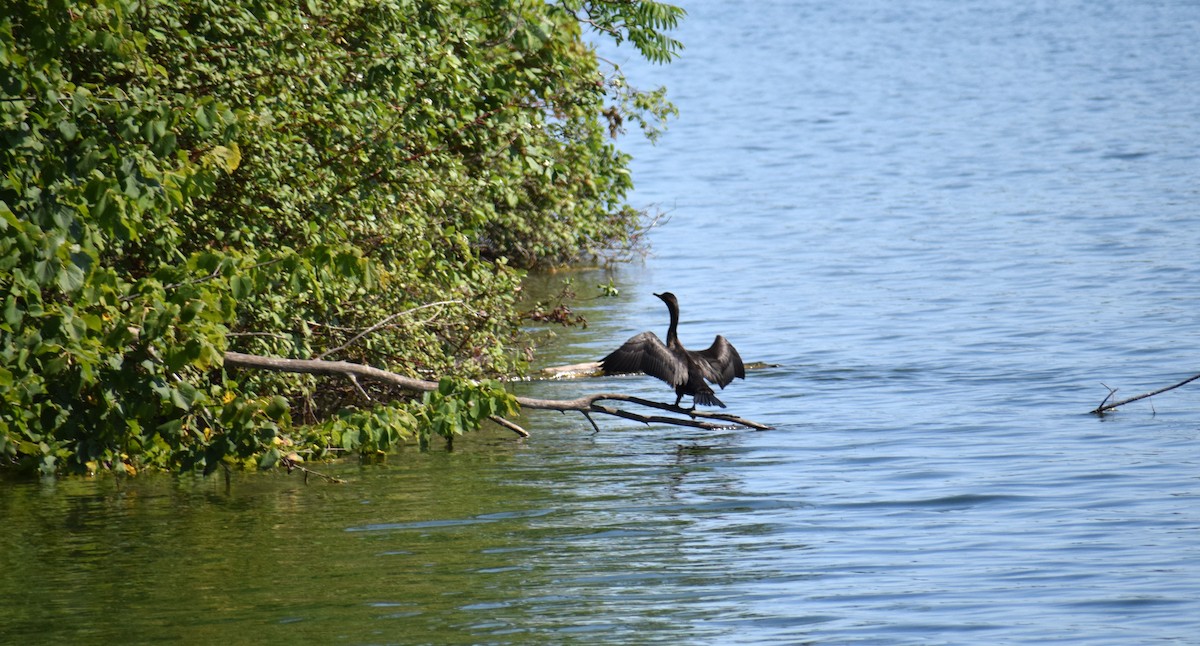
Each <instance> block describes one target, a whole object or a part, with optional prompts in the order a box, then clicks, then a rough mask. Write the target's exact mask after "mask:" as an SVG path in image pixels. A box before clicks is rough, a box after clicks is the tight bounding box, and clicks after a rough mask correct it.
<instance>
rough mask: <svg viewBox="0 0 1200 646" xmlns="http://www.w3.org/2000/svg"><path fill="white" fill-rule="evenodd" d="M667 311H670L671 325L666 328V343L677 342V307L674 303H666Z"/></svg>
mask: <svg viewBox="0 0 1200 646" xmlns="http://www.w3.org/2000/svg"><path fill="white" fill-rule="evenodd" d="M667 311H668V312H670V313H671V325H670V326H669V327H668V328H667V345H671V344H673V343H679V308H678V307H676V306H675V304H674V303H667Z"/></svg>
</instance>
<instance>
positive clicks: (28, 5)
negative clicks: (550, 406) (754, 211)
mask: <svg viewBox="0 0 1200 646" xmlns="http://www.w3.org/2000/svg"><path fill="white" fill-rule="evenodd" d="M5 13H6V15H5V17H3V18H0V137H3V145H2V146H0V470H4V471H14V472H28V473H33V472H40V473H42V474H44V475H52V474H67V473H90V472H96V471H103V470H111V471H114V472H118V473H135V472H137V471H138V470H142V469H169V470H181V471H199V472H203V473H211V472H212V471H214V470H216V469H217V468H220V467H222V466H224V467H230V466H248V467H262V468H271V467H275V466H289V465H295V464H296V463H297V462H298V461H313V460H321V459H327V458H331V457H336V456H340V455H348V454H349V455H354V454H359V455H363V456H366V457H371V456H376V455H382V454H385V453H386V452H388V451H389V450H391V449H392V448H394V447H396V446H398V445H400V444H403V443H408V442H412V441H416V442H418V443H420V445H422V446H427V445H428V443H429V440H430V438H431V437H432V436H437V435H440V436H443V437H445V438H447V440H449V439H451V438H453V436H454V435H457V434H461V433H463V432H467V431H470V430H473V429H475V428H478V426H479V424H480V423H482V421H483V420H485V419H489V418H492V417H503V416H504V415H510V414H513V413H514V412H515V410H516V398H514V397H513V396H512V395H511V394H510V393H508V392H507V391H506V390H505V389H504V387H503V384H502V383H501V382H500V381H499V379H502V378H506V377H511V376H514V375H518V374H521V373H522V372H523V371H524V370H525V369H526V368H527V366H526V349H525V348H523V347H522V343H523V340H522V338H521V335H520V331H519V330H520V323H521V320H522V314H523V313H522V312H521V311H520V307H519V304H518V303H519V298H520V291H521V279H522V276H523V275H524V273H525V272H526V271H528V270H533V269H540V268H551V267H556V266H563V265H568V264H571V263H573V262H577V261H580V260H584V259H591V258H596V257H601V258H617V259H619V258H621V257H622V256H623V255H625V254H628V253H629V252H630V251H632V250H635V249H637V246H638V245H639V244H640V239H639V236H640V235H641V234H642V232H643V230H644V228H645V226H646V225H647V221H648V219H647V215H646V214H644V213H641V212H639V211H637V210H635V209H633V208H632V207H630V206H629V205H628V204H626V202H625V196H626V195H627V193H628V191H629V190H630V189H631V187H632V182H631V179H630V176H629V171H628V167H627V162H628V158H627V156H626V155H624V154H623V153H621V152H620V151H619V150H618V149H617V148H616V146H615V145H614V141H613V140H614V139H615V138H616V137H618V136H619V135H621V134H622V133H624V132H625V130H626V128H627V126H634V127H636V128H637V129H639V130H641V132H642V133H644V134H645V135H646V136H648V137H650V138H652V139H653V138H654V137H656V136H658V135H659V134H660V133H661V131H662V128H663V127H664V124H665V121H666V119H667V118H668V117H669V116H670V115H671V114H673V112H674V108H673V106H672V105H671V104H670V103H669V102H668V101H667V100H666V98H665V91H664V90H663V89H661V88H658V89H653V90H649V91H642V90H638V89H635V88H634V87H632V86H630V84H629V82H628V81H627V79H626V78H625V77H624V74H623V73H622V71H621V70H620V69H619V68H618V67H617V66H615V65H614V64H613V63H611V62H608V61H605V60H603V59H601V57H599V56H598V54H597V53H596V50H595V48H594V47H593V46H592V45H590V44H589V40H588V39H589V38H601V39H603V38H611V39H613V40H615V41H616V42H618V43H622V42H628V43H630V44H632V45H633V47H635V48H636V49H637V50H638V51H639V53H640V54H641V55H642V56H643V57H645V58H647V59H648V60H650V61H652V62H656V63H666V62H669V61H670V60H671V59H672V58H673V57H674V56H675V55H676V54H677V53H678V52H679V50H680V49H681V47H682V45H681V44H680V43H679V42H677V41H675V40H673V39H672V38H671V37H670V36H669V35H668V34H669V32H670V30H671V29H672V28H674V27H675V26H676V25H677V24H678V22H679V21H680V20H681V19H682V18H683V16H684V12H683V10H682V9H680V8H678V7H675V6H672V5H669V4H665V3H661V2H654V1H650V0H593V1H582V0H556V1H551V2H545V1H543V0H499V1H497V2H490V3H478V2H471V1H468V0H427V1H418V0H385V1H383V2H345V3H335V2H323V1H321V0H308V1H306V2H301V3H295V2H283V1H282V0H261V1H257V2H249V1H237V2H227V3H209V2H201V1H196V0H185V1H183V2H166V1H164V0H148V1H135V0H95V1H93V2H73V1H69V0H68V1H65V2H55V3H48V4H47V3H43V2H37V1H35V0H15V1H14V2H12V3H10V6H9V7H8V8H7V9H6V12H5ZM229 352H238V353H249V354H258V355H270V356H275V357H281V358H287V359H296V360H321V361H346V362H354V363H357V364H362V365H366V366H376V367H379V368H381V369H385V370H388V371H390V372H393V373H396V374H400V375H405V376H408V377H412V378H414V379H422V380H430V379H432V380H435V381H438V382H439V387H438V389H437V390H434V391H428V392H425V393H424V395H423V396H422V397H420V398H415V397H413V396H412V394H411V393H409V394H405V393H404V392H402V391H400V390H397V389H395V388H392V387H389V386H388V385H387V384H386V383H382V382H361V383H360V382H358V381H355V380H353V379H350V380H347V379H340V380H334V379H328V378H323V377H318V376H315V375H311V374H295V373H283V372H273V371H255V370H233V369H228V370H227V369H226V367H225V365H224V361H225V357H226V356H227V355H226V353H229ZM439 380H440V381H439Z"/></svg>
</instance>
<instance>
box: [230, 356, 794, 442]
mask: <svg viewBox="0 0 1200 646" xmlns="http://www.w3.org/2000/svg"><path fill="white" fill-rule="evenodd" d="M225 366H226V367H230V368H255V369H259V370H276V371H280V372H296V373H304V374H313V375H339V376H343V377H346V378H348V379H351V380H355V379H359V378H362V379H370V380H373V381H378V382H382V383H387V384H392V385H393V386H398V387H400V388H403V389H405V390H412V391H417V392H425V391H435V390H437V388H438V385H437V382H435V381H425V380H423V379H414V378H412V377H405V376H403V375H398V374H396V373H394V372H389V371H387V370H380V369H379V368H372V367H371V366H364V365H362V364H359V363H350V362H348V361H324V360H320V359H281V358H278V357H264V356H261V355H256V354H244V353H241V352H226V353H225ZM600 402H625V403H629V404H636V405H638V406H645V407H648V408H656V409H659V410H664V411H669V412H672V413H676V414H678V415H686V416H687V418H680V417H667V416H662V415H642V414H640V413H632V412H629V411H626V410H622V409H619V408H614V407H612V406H606V405H603V404H601V403H600ZM517 403H518V404H520V405H521V407H522V408H530V409H535V410H556V411H561V412H564V413H565V412H572V411H573V412H579V413H582V414H583V416H584V417H586V418H587V420H588V421H589V422H591V424H592V428H594V429H596V430H597V431H599V430H600V427H598V426H596V422H595V420H593V419H592V416H591V414H592V413H601V414H604V415H612V416H614V417H621V418H624V419H628V420H633V421H635V422H641V423H643V424H655V423H657V424H673V425H675V426H691V427H695V428H703V429H723V428H737V427H741V428H753V429H760V430H766V429H770V428H771V427H770V426H767V425H765V424H760V423H758V422H754V421H751V420H748V419H743V418H741V417H738V416H736V415H727V414H724V413H710V412H708V411H698V410H691V409H686V408H681V407H679V406H673V405H671V404H663V403H660V402H656V401H651V400H648V399H642V398H640V397H632V396H629V395H621V394H617V393H595V394H592V395H585V396H583V397H579V398H576V399H536V398H533V397H517ZM708 420H712V421H708ZM492 421H493V422H496V423H497V424H499V425H500V426H503V427H504V428H507V429H509V430H511V431H513V432H514V433H516V434H517V435H520V436H522V437H528V436H529V433H528V431H526V430H525V429H523V428H521V427H520V426H518V425H516V424H515V423H513V422H511V421H509V420H507V419H504V418H501V417H495V418H493V419H492Z"/></svg>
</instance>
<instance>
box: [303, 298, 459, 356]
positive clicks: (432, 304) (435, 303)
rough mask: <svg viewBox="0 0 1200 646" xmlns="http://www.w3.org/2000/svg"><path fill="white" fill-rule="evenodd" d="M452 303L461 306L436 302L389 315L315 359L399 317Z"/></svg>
mask: <svg viewBox="0 0 1200 646" xmlns="http://www.w3.org/2000/svg"><path fill="white" fill-rule="evenodd" d="M454 303H458V304H460V305H461V304H462V301H459V300H453V301H437V302H434V303H425V304H424V305H418V306H416V307H412V308H409V309H406V310H403V311H400V312H396V313H395V314H391V315H389V316H387V317H384V319H383V320H381V321H379V322H378V323H376V324H375V325H372V326H371V327H369V328H367V329H365V330H363V331H361V332H359V333H358V334H355V335H354V336H352V337H350V340H349V341H347V342H345V343H343V344H341V345H339V346H338V347H336V348H333V349H331V350H326V351H324V352H322V353H321V354H319V355H317V359H318V360H319V359H324V358H325V357H327V356H329V355H331V354H333V353H335V352H341V351H342V350H345V349H346V348H348V347H350V346H351V345H352V344H353V343H354V342H355V341H358V340H359V339H361V338H363V337H364V336H366V335H368V334H370V333H372V332H374V331H376V330H378V329H380V328H382V327H385V326H387V325H388V324H389V323H391V322H392V321H394V320H396V319H397V318H399V317H401V316H404V315H405V314H411V313H413V312H416V311H418V310H423V309H426V308H429V307H436V306H439V305H452V304H454ZM431 320H432V319H431Z"/></svg>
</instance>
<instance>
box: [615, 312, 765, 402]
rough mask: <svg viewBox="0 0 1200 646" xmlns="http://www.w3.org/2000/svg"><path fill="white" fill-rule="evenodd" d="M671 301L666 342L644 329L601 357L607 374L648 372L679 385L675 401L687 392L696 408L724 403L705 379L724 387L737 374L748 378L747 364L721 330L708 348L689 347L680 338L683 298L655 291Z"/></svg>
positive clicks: (676, 387)
mask: <svg viewBox="0 0 1200 646" xmlns="http://www.w3.org/2000/svg"><path fill="white" fill-rule="evenodd" d="M655 296H657V297H659V298H661V299H662V301H663V302H664V303H666V304H667V311H669V312H670V313H671V326H670V327H668V328H667V342H666V343H663V342H662V341H661V340H660V339H659V338H658V337H657V336H655V335H654V333H653V332H642V333H641V334H639V335H637V336H635V337H633V338H631V339H629V340H628V341H626V342H625V343H624V345H622V346H621V347H619V348H617V349H616V350H615V351H614V352H613V353H612V354H610V355H608V356H607V357H604V358H603V359H601V360H600V367H601V369H602V370H603V371H604V374H606V375H618V374H625V373H630V372H644V373H646V374H648V375H650V376H652V377H658V378H659V379H662V380H663V381H665V382H667V383H668V384H670V385H672V386H675V394H676V395H677V397H676V398H675V405H676V406H679V400H681V399H683V396H684V395H691V396H692V408H695V407H696V404H704V405H705V406H720V407H721V408H725V404H723V403H721V400H719V399H717V396H716V395H715V394H714V393H713V389H712V388H709V386H708V384H706V383H704V380H705V379H707V380H708V381H710V382H712V383H714V384H717V385H718V386H720V387H721V388H722V389H724V388H725V386H726V385H727V384H728V383H729V382H731V381H733V378H734V377H738V378H740V379H745V378H746V368H745V367H744V366H743V365H742V358H741V357H740V356H738V353H737V350H735V349H734V348H733V345H731V344H730V343H729V341H726V340H725V337H723V336H721V335H720V334H718V335H717V338H716V339H713V343H712V345H711V346H709V347H708V349H707V350H701V351H699V352H697V351H695V350H688V349H686V348H684V347H683V344H682V343H680V342H679V335H678V333H677V328H678V327H679V301H678V300H676V298H675V295H674V294H672V293H671V292H664V293H662V294H655Z"/></svg>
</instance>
